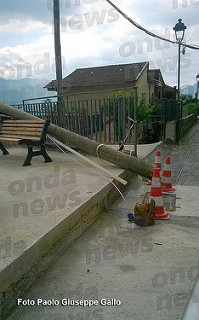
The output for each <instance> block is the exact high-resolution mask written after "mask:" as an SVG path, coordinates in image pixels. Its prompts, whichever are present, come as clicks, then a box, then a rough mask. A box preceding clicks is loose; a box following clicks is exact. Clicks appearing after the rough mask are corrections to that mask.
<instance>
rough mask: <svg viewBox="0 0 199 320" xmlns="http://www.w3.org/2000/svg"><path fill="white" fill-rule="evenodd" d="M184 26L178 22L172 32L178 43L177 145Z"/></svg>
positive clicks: (179, 125) (179, 122) (179, 128)
mask: <svg viewBox="0 0 199 320" xmlns="http://www.w3.org/2000/svg"><path fill="white" fill-rule="evenodd" d="M186 28H187V27H186V26H185V25H184V23H183V22H182V19H179V20H178V23H176V25H175V27H174V28H173V30H175V36H176V41H177V42H178V92H177V102H178V112H177V121H176V143H179V140H180V135H181V121H180V120H181V119H180V118H181V112H180V110H181V101H180V53H181V51H180V50H181V45H182V40H183V39H184V34H185V30H186Z"/></svg>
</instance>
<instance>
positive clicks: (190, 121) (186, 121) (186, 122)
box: [181, 114, 197, 136]
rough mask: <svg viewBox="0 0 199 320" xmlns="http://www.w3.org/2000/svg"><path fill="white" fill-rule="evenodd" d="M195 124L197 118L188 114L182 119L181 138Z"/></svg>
mask: <svg viewBox="0 0 199 320" xmlns="http://www.w3.org/2000/svg"><path fill="white" fill-rule="evenodd" d="M196 122H197V116H196V115H194V114H190V115H188V116H187V117H184V118H182V122H181V124H182V136H183V135H184V134H185V133H186V132H187V131H188V130H189V129H190V128H191V127H192V126H193V125H194V124H195V123H196Z"/></svg>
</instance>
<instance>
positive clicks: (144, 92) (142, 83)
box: [136, 67, 152, 103]
mask: <svg viewBox="0 0 199 320" xmlns="http://www.w3.org/2000/svg"><path fill="white" fill-rule="evenodd" d="M136 85H137V87H138V99H139V100H140V99H141V98H145V101H146V103H149V100H150V96H149V82H148V67H147V68H145V69H144V71H143V72H142V73H141V75H140V77H139V78H138V80H137V84H136ZM151 89H152V88H151ZM150 94H152V92H151V93H150Z"/></svg>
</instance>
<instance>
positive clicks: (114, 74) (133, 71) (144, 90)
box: [45, 62, 166, 103]
mask: <svg viewBox="0 0 199 320" xmlns="http://www.w3.org/2000/svg"><path fill="white" fill-rule="evenodd" d="M134 87H137V88H138V97H139V98H140V99H141V98H144V99H145V101H146V103H149V102H151V103H154V102H155V101H159V102H160V101H161V100H162V97H163V92H164V88H165V87H166V85H165V83H164V80H163V77H162V74H161V71H160V70H159V69H153V70H150V69H149V62H139V63H129V64H117V65H108V66H102V67H90V68H80V69H76V70H75V71H74V72H72V73H71V74H69V75H68V76H67V77H65V78H64V79H63V80H62V88H63V89H62V90H63V95H64V99H65V100H87V99H104V98H108V97H109V95H110V94H111V93H112V92H116V91H127V92H130V91H131V90H132V89H133V88H134ZM45 88H47V89H48V90H49V91H57V81H56V80H53V81H51V82H50V83H49V84H47V85H46V86H45Z"/></svg>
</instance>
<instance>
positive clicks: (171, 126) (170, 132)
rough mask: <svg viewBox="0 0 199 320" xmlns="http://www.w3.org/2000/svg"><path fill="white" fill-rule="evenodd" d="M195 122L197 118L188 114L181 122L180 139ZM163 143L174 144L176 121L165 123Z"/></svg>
mask: <svg viewBox="0 0 199 320" xmlns="http://www.w3.org/2000/svg"><path fill="white" fill-rule="evenodd" d="M196 122H197V116H196V115H194V114H190V115H188V116H186V117H184V118H182V121H181V128H182V137H183V136H184V135H185V133H187V131H188V130H189V129H190V128H191V127H192V126H193V125H194V124H195V123H196ZM165 141H172V142H174V143H175V142H176V121H169V122H167V123H166V128H165Z"/></svg>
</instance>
